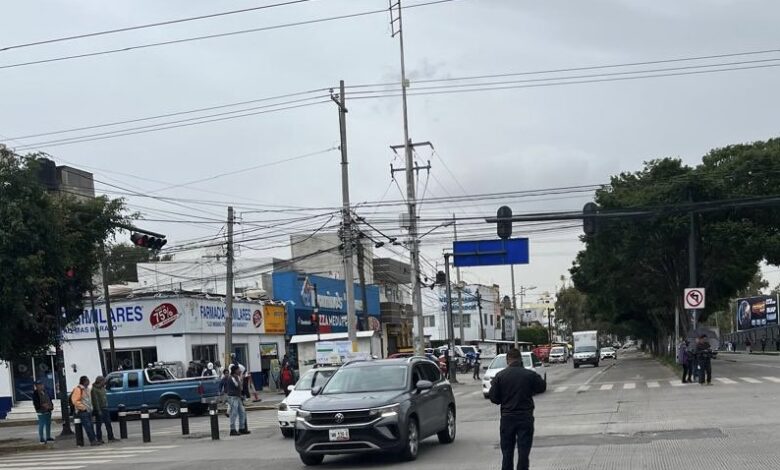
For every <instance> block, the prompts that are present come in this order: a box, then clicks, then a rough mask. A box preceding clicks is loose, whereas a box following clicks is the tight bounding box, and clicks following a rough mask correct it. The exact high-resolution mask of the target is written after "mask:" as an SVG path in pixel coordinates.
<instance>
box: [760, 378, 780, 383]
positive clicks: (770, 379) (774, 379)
mask: <svg viewBox="0 0 780 470" xmlns="http://www.w3.org/2000/svg"><path fill="white" fill-rule="evenodd" d="M761 378H762V379H764V380H768V381H770V382H774V383H776V384H780V379H779V378H777V377H761Z"/></svg>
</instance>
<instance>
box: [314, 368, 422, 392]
mask: <svg viewBox="0 0 780 470" xmlns="http://www.w3.org/2000/svg"><path fill="white" fill-rule="evenodd" d="M407 370H408V369H407V366H405V365H396V364H393V365H372V366H371V367H348V368H346V369H339V370H338V371H337V372H336V373H335V374H333V377H331V379H330V380H329V381H328V383H327V384H326V385H325V388H323V389H322V394H323V395H329V394H335V393H363V392H383V391H388V390H403V389H404V388H406V371H407Z"/></svg>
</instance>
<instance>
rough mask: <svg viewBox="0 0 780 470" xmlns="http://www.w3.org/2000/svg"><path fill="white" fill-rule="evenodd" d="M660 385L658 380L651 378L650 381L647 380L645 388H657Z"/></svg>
mask: <svg viewBox="0 0 780 470" xmlns="http://www.w3.org/2000/svg"><path fill="white" fill-rule="evenodd" d="M659 387H661V384H659V383H658V382H656V381H654V380H651V381H650V382H647V388H659Z"/></svg>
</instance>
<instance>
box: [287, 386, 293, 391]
mask: <svg viewBox="0 0 780 470" xmlns="http://www.w3.org/2000/svg"><path fill="white" fill-rule="evenodd" d="M293 390H295V385H288V386H287V391H288V392H292V391H293Z"/></svg>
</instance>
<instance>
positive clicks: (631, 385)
mask: <svg viewBox="0 0 780 470" xmlns="http://www.w3.org/2000/svg"><path fill="white" fill-rule="evenodd" d="M635 388H636V384H635V383H634V382H626V383H624V384H623V390H633V389H635Z"/></svg>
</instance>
